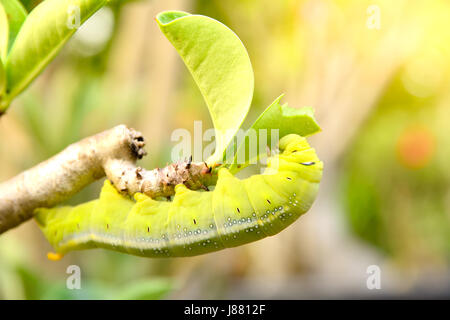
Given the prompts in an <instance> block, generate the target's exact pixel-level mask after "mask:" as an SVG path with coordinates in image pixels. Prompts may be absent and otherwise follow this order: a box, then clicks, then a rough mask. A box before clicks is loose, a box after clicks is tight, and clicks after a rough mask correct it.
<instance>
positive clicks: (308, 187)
mask: <svg viewBox="0 0 450 320" xmlns="http://www.w3.org/2000/svg"><path fill="white" fill-rule="evenodd" d="M279 149H280V154H278V155H275V156H273V157H270V158H269V159H268V166H267V168H266V169H265V171H264V173H263V174H259V175H253V176H251V177H249V178H247V179H243V180H240V179H238V178H236V177H234V176H233V175H232V174H231V173H230V171H229V170H228V169H226V168H220V169H219V171H218V179H217V184H216V186H215V188H214V190H213V191H205V190H199V191H193V190H189V189H188V188H186V187H185V186H184V185H182V184H180V185H177V186H176V188H175V196H174V197H173V200H172V201H169V200H167V201H162V200H161V201H159V200H154V199H151V198H150V197H148V196H146V195H144V194H141V193H137V194H135V196H134V201H133V200H132V199H129V198H126V197H124V196H122V195H120V194H119V193H118V192H117V191H116V189H115V188H114V187H113V186H112V185H111V183H110V182H109V181H106V182H105V184H104V186H103V189H102V191H101V194H100V198H99V199H97V200H94V201H91V202H88V203H85V204H82V205H79V206H76V207H61V208H57V209H38V210H37V215H36V220H37V222H38V224H39V226H40V228H41V229H42V231H43V232H44V234H45V236H46V237H47V239H48V241H49V242H50V243H51V244H52V246H53V247H54V249H55V250H56V252H57V253H58V254H59V255H62V254H65V253H66V252H68V251H71V250H81V249H90V248H105V249H111V250H116V251H121V252H125V253H129V254H133V255H138V256H145V257H184V256H195V255H200V254H205V253H208V252H212V251H218V250H222V249H225V248H230V247H236V246H240V245H243V244H246V243H249V242H253V241H256V240H259V239H262V238H265V237H267V236H272V235H275V234H277V233H279V232H280V231H281V230H283V229H285V228H286V227H287V226H289V225H290V224H291V223H293V222H294V221H295V220H297V219H298V218H299V217H300V216H301V215H302V214H304V213H305V212H306V211H308V209H309V208H310V207H311V205H312V203H313V201H314V199H315V197H316V194H317V191H318V188H319V183H320V180H321V178H322V170H323V164H322V162H321V161H320V160H319V159H318V158H317V155H316V153H315V150H314V149H312V148H311V147H310V146H309V144H308V142H307V141H306V139H305V138H304V137H301V136H299V135H294V134H290V135H287V136H285V137H283V138H282V139H281V140H280V143H279Z"/></svg>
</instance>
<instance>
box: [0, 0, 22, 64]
mask: <svg viewBox="0 0 450 320" xmlns="http://www.w3.org/2000/svg"><path fill="white" fill-rule="evenodd" d="M0 4H1V5H3V8H4V9H5V12H6V13H7V16H8V21H9V40H8V47H7V48H8V49H7V50H8V51H9V50H10V49H11V46H12V44H13V43H14V40H15V39H16V37H17V34H18V33H19V30H20V27H21V26H22V24H23V22H24V21H25V19H26V17H27V10H25V8H24V7H23V5H22V3H20V1H18V0H0ZM3 61H4V60H3Z"/></svg>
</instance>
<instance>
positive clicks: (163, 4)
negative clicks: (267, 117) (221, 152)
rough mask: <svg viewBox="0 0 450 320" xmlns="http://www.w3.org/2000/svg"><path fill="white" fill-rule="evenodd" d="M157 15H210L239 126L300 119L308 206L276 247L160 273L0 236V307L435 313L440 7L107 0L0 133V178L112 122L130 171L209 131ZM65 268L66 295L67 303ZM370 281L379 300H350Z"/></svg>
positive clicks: (446, 14) (441, 200)
mask: <svg viewBox="0 0 450 320" xmlns="http://www.w3.org/2000/svg"><path fill="white" fill-rule="evenodd" d="M22 2H23V4H24V5H25V6H26V8H27V9H28V10H31V9H32V8H33V7H34V6H35V5H37V4H38V3H39V2H40V1H37V0H35V1H33V0H23V1H22ZM169 9H175V10H184V11H188V12H191V13H198V14H204V15H208V16H211V17H213V18H215V19H217V20H220V21H222V22H223V23H225V24H226V25H228V26H229V27H230V28H231V29H233V30H234V31H235V32H236V33H237V34H238V35H239V37H240V38H241V39H242V41H243V43H244V44H245V46H246V47H247V50H248V52H249V55H250V58H251V61H252V64H253V67H254V72H255V79H256V81H255V95H254V100H253V105H252V109H251V112H250V114H249V117H248V121H247V122H248V123H251V122H252V121H253V120H254V119H255V118H256V117H257V116H258V115H259V114H260V113H261V112H262V111H263V110H264V108H266V107H267V106H268V105H269V104H270V103H271V102H272V101H273V100H274V99H275V98H276V97H277V96H279V95H280V94H281V93H285V94H286V95H285V97H284V99H283V101H284V102H288V103H289V105H290V106H292V107H301V106H313V107H314V108H315V110H316V116H317V119H318V121H319V123H320V124H321V126H322V129H323V132H322V133H320V134H318V135H316V136H314V137H312V138H311V139H310V142H311V144H312V145H313V146H314V147H315V148H316V150H317V152H318V154H319V157H320V158H321V159H322V160H323V161H324V163H325V171H324V178H323V183H322V186H321V190H320V192H319V195H318V198H317V201H316V202H315V204H314V206H313V208H312V209H311V210H310V211H309V212H308V213H307V214H306V215H305V216H303V217H301V218H300V219H299V220H298V221H297V222H296V223H295V224H293V225H292V226H291V227H289V228H287V229H286V230H284V231H283V232H281V233H280V234H278V235H276V236H275V237H271V238H268V239H265V240H262V241H259V242H256V243H252V244H248V245H245V246H242V247H239V248H235V249H227V250H224V251H221V252H217V253H213V254H208V255H204V256H199V257H192V258H176V259H161V260H157V259H146V258H139V257H133V256H128V255H124V254H120V253H114V252H109V251H105V250H91V251H84V252H74V253H71V254H69V255H67V256H66V257H65V258H64V259H63V260H61V261H59V262H51V261H48V260H47V259H46V253H47V252H48V251H50V250H51V248H50V246H49V244H48V243H47V242H46V240H45V238H44V237H43V235H42V234H41V232H40V230H39V229H38V227H37V225H36V223H35V222H34V221H29V222H27V223H25V224H23V225H22V226H20V227H19V228H16V229H14V230H11V231H9V232H7V233H6V234H3V235H1V236H0V298H2V299H47V298H56V299H78V298H85V299H90V298H100V299H107V298H148V299H162V298H172V299H226V298H236V299H241V298H249V299H252V298H256V299H258V298H268V299H281V298H283V299H302V298H313V299H315V298H366V297H368V298H379V297H386V298H417V297H424V298H425V297H441V298H449V297H450V168H449V159H450V134H449V130H450V129H449V123H450V90H449V89H450V3H449V2H448V1H444V0H434V1H414V0H408V1H406V0H404V1H401V0H398V1H388V0H387V1H375V0H373V1H361V0H353V1H352V0H348V1H331V0H306V1H299V0H279V1H273V0H239V1H238V0H227V1H221V0H168V1H162V0H141V1H115V2H114V1H113V2H112V3H111V5H110V6H109V7H107V8H104V9H102V10H101V11H99V12H98V13H97V14H95V16H93V17H92V18H91V19H90V20H89V21H88V22H87V23H86V24H85V25H83V26H82V28H81V29H80V30H79V31H78V32H77V33H76V35H75V36H74V38H73V39H72V40H71V41H70V42H69V43H68V45H66V46H65V48H64V49H63V50H62V52H61V53H60V54H59V55H58V57H57V58H56V59H55V60H54V61H53V62H52V63H51V64H50V65H49V67H48V68H47V69H46V70H45V72H44V73H43V74H42V75H41V76H40V77H39V78H38V79H37V80H36V81H35V82H34V83H33V85H32V86H31V87H30V88H28V90H26V92H25V93H24V94H22V95H21V96H20V97H19V98H18V99H17V100H16V101H15V102H14V104H13V105H12V107H11V109H10V110H9V112H8V113H7V115H6V116H4V117H2V118H1V119H0V163H1V168H0V180H6V179H8V178H10V177H12V176H14V175H16V174H18V173H19V172H21V171H22V170H24V169H27V168H29V167H31V166H33V165H35V164H37V163H38V162H40V161H42V160H44V159H47V158H48V157H50V156H52V155H54V154H55V153H57V152H59V151H60V150H62V149H63V148H64V147H65V146H67V145H68V144H70V143H72V142H75V141H77V140H79V139H81V138H83V137H86V136H88V135H91V134H94V133H97V132H100V131H103V130H106V129H108V128H111V127H112V126H114V125H117V124H120V123H125V124H127V125H129V126H132V127H134V128H137V129H138V130H140V131H142V132H143V133H144V135H145V137H146V138H147V144H148V146H147V150H148V151H149V156H148V157H146V158H145V159H143V160H142V161H141V163H140V164H141V165H142V166H145V167H147V168H153V167H155V166H163V165H165V163H166V162H168V161H170V150H171V148H172V147H173V146H174V145H175V143H176V142H172V141H170V134H171V132H172V131H173V130H174V129H177V128H186V129H188V130H192V129H193V124H194V121H195V120H202V121H203V129H205V130H206V129H207V128H209V127H212V124H211V120H210V119H209V115H208V113H207V109H206V106H205V104H204V102H203V99H202V97H201V95H200V93H199V90H198V89H197V87H196V85H195V83H194V81H193V79H192V78H191V76H190V74H189V72H188V71H187V69H186V68H185V66H184V65H183V63H182V61H181V59H180V58H179V57H178V56H177V54H176V52H175V50H174V49H173V48H172V47H171V45H170V43H169V42H168V41H167V40H166V39H165V37H164V36H163V35H162V33H161V32H160V31H159V29H158V27H157V24H156V23H155V21H154V17H155V15H156V14H157V13H158V12H160V11H163V10H169ZM100 186H101V182H98V183H94V184H93V185H91V186H89V187H88V188H86V189H85V190H83V191H82V192H81V193H80V194H78V195H77V196H75V197H74V198H73V199H71V200H70V201H69V203H71V204H76V203H80V202H83V201H87V200H90V199H93V198H95V197H97V196H98V192H99V190H100ZM72 264H75V265H78V266H80V268H81V272H82V289H81V290H68V289H66V279H67V277H68V274H66V268H67V267H68V266H69V265H72ZM370 265H377V266H379V267H380V270H381V289H380V290H369V289H368V288H367V286H366V280H367V278H368V276H369V274H367V272H366V271H367V268H368V267H369V266H370Z"/></svg>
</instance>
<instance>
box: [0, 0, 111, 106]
mask: <svg viewBox="0 0 450 320" xmlns="http://www.w3.org/2000/svg"><path fill="white" fill-rule="evenodd" d="M107 2H108V0H70V1H61V0H46V1H44V2H42V3H41V4H39V5H38V6H37V7H36V8H35V9H33V11H31V13H30V14H29V15H28V17H27V19H26V20H25V22H24V24H23V25H22V27H21V28H20V31H19V34H18V35H17V38H16V40H15V41H14V44H13V46H12V48H11V51H10V52H9V55H8V58H7V59H6V66H5V68H6V75H7V99H8V101H11V99H12V98H14V97H15V96H17V95H18V94H19V93H20V92H22V91H23V90H24V89H25V88H26V87H27V86H28V85H29V84H30V83H31V81H32V80H33V79H34V78H35V77H36V76H37V75H38V74H39V73H40V72H41V71H42V70H43V69H44V68H45V66H47V64H48V63H49V62H50V61H51V60H52V59H53V58H54V57H55V56H56V54H57V53H58V52H59V50H60V49H61V48H62V47H63V45H64V44H65V43H66V42H67V41H68V40H69V38H70V37H71V36H72V35H73V33H74V32H75V31H76V30H77V29H78V28H79V27H80V26H81V24H83V22H84V21H86V20H87V19H88V18H89V17H90V16H91V15H92V14H94V13H95V12H96V11H97V10H98V9H100V8H101V7H102V6H103V5H104V4H106V3H107Z"/></svg>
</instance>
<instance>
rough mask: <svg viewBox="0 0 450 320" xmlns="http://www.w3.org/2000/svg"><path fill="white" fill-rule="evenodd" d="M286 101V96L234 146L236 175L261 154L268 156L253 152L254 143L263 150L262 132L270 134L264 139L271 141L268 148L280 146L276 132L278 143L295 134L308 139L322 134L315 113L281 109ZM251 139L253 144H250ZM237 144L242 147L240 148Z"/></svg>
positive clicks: (261, 117)
mask: <svg viewBox="0 0 450 320" xmlns="http://www.w3.org/2000/svg"><path fill="white" fill-rule="evenodd" d="M282 97H283V95H281V96H279V97H278V98H277V99H276V100H275V101H274V102H272V104H271V105H270V106H269V107H267V109H266V110H265V111H264V112H263V113H262V114H261V115H260V116H259V118H258V119H257V120H256V121H255V122H254V123H253V125H252V126H251V127H250V129H249V130H248V131H247V133H246V134H245V136H244V138H243V139H242V141H237V142H236V141H235V143H234V144H233V145H230V147H231V148H233V150H232V151H235V152H234V153H233V154H234V158H233V161H232V163H231V167H230V170H231V171H232V172H235V171H238V167H239V169H242V168H244V167H245V166H247V165H248V164H250V163H255V162H256V161H258V160H259V158H260V156H261V154H263V153H265V152H266V150H257V152H256V153H251V152H250V151H249V145H250V143H251V142H252V143H254V144H255V145H256V146H257V147H259V145H260V143H259V140H260V131H261V130H266V132H264V136H266V137H267V146H270V145H273V144H276V143H278V141H272V139H273V137H272V130H277V135H276V137H274V138H275V139H277V138H282V137H284V136H286V135H288V134H291V133H294V134H298V135H300V136H303V137H306V136H310V135H313V134H315V133H317V132H319V131H320V130H321V129H320V126H319V125H318V123H317V121H316V119H315V118H314V110H313V109H312V108H311V107H303V108H299V109H296V108H291V107H289V106H288V105H287V104H284V105H281V104H280V100H281V98H282ZM251 139H253V141H250V140H251ZM237 143H239V145H238V147H237V148H236V144H237ZM236 149H237V150H236ZM223 160H224V162H226V155H224V158H223Z"/></svg>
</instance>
